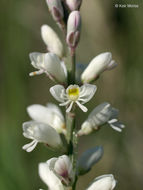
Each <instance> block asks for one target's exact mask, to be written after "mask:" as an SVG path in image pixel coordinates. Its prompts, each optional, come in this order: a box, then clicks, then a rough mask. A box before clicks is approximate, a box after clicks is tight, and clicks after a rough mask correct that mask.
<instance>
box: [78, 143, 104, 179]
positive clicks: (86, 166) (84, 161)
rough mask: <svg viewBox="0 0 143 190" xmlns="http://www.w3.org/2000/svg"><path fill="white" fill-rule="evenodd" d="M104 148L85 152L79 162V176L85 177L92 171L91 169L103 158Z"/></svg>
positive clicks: (98, 147) (99, 147)
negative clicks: (84, 175)
mask: <svg viewBox="0 0 143 190" xmlns="http://www.w3.org/2000/svg"><path fill="white" fill-rule="evenodd" d="M102 156H103V148H102V146H97V147H94V148H90V149H88V150H87V151H85V152H84V153H83V154H82V155H81V157H80V159H79V162H78V169H79V171H78V172H79V175H83V174H85V173H87V172H88V171H90V170H91V168H92V167H93V166H94V165H95V164H96V163H97V162H98V161H99V160H100V159H101V158H102Z"/></svg>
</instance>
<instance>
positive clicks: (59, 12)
mask: <svg viewBox="0 0 143 190" xmlns="http://www.w3.org/2000/svg"><path fill="white" fill-rule="evenodd" d="M46 2H47V5H48V7H49V10H50V12H51V15H52V17H53V19H54V20H55V21H56V22H60V21H61V20H62V19H63V17H64V11H63V7H62V4H61V1H60V0H46Z"/></svg>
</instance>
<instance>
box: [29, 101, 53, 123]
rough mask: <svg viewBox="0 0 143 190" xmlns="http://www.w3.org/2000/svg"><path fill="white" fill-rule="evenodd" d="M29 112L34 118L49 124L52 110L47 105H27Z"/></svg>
mask: <svg viewBox="0 0 143 190" xmlns="http://www.w3.org/2000/svg"><path fill="white" fill-rule="evenodd" d="M27 112H28V114H29V116H30V117H31V118H32V119H33V120H35V121H39V122H43V123H47V124H49V123H48V117H49V114H50V112H49V110H48V109H47V107H45V106H42V105H40V104H34V105H31V106H28V107H27Z"/></svg>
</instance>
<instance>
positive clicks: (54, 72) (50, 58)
mask: <svg viewBox="0 0 143 190" xmlns="http://www.w3.org/2000/svg"><path fill="white" fill-rule="evenodd" d="M44 64H45V68H46V70H47V72H48V73H49V74H50V75H51V76H52V77H54V78H55V79H56V80H57V81H59V82H66V77H67V76H66V73H65V68H64V67H63V64H64V63H63V62H61V61H60V59H59V57H58V56H57V55H56V54H54V53H46V54H45V56H44Z"/></svg>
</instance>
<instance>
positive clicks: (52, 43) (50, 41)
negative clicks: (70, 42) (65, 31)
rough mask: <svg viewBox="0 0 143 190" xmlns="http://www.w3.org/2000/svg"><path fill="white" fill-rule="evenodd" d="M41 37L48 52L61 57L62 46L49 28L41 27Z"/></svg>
mask: <svg viewBox="0 0 143 190" xmlns="http://www.w3.org/2000/svg"><path fill="white" fill-rule="evenodd" d="M41 36H42V39H43V41H44V43H45V44H46V46H47V49H48V51H49V52H51V53H55V54H56V55H58V56H59V57H63V44H62V42H61V40H60V39H59V37H58V35H57V34H56V32H55V31H54V30H53V29H52V28H51V27H50V26H48V25H46V24H44V25H42V26H41Z"/></svg>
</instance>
